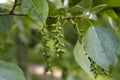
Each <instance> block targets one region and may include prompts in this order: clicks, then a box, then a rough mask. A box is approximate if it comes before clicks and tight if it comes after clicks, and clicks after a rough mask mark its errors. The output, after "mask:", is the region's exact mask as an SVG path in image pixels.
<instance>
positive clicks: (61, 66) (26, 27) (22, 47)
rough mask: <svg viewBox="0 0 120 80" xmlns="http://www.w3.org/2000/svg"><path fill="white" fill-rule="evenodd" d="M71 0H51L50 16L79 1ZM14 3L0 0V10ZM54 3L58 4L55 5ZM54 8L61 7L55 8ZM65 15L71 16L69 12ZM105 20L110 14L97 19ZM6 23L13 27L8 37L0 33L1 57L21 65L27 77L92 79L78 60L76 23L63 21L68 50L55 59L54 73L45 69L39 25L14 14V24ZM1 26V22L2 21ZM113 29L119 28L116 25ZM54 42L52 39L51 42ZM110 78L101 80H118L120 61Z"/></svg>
mask: <svg viewBox="0 0 120 80" xmlns="http://www.w3.org/2000/svg"><path fill="white" fill-rule="evenodd" d="M72 1H73V0H65V1H64V2H62V0H48V2H49V6H50V11H51V12H50V13H49V15H55V14H60V13H59V11H63V13H64V11H66V9H64V7H68V4H70V5H69V6H74V5H76V4H77V1H78V0H74V1H73V2H74V3H70V2H72ZM13 3H14V0H0V13H3V12H8V11H9V10H10V9H11V8H12V5H13ZM54 6H56V8H55V7H54ZM54 8H55V9H58V10H55V9H54ZM18 11H20V8H19V7H18V8H17V9H16V12H18ZM21 12H22V11H21ZM113 13H114V12H113ZM66 14H67V15H70V14H69V13H66ZM73 14H74V13H73ZM105 16H106V15H105ZM7 17H8V16H6V17H5V16H2V17H1V16H0V18H4V19H5V18H7ZM99 17H101V16H99ZM90 18H92V19H96V16H95V15H91V17H90ZM11 19H12V18H10V20H11ZM101 20H102V21H101ZM103 20H105V21H107V17H106V18H105V19H103V18H102V19H100V20H98V21H101V22H104V21H103ZM6 21H7V20H6ZM1 22H2V21H1ZM1 22H0V23H1ZM54 22H55V20H54V19H51V20H50V19H48V20H47V24H51V23H54ZM108 23H109V22H108ZM6 24H8V25H9V26H12V27H11V28H6V30H9V29H11V30H10V33H9V34H8V33H7V31H5V33H6V34H7V35H8V37H5V36H3V35H2V36H1V35H0V36H1V37H2V38H1V39H0V41H1V42H0V59H1V60H4V61H7V62H11V63H16V64H18V66H19V67H20V68H21V69H22V70H23V71H24V74H25V76H26V80H91V79H90V77H89V76H88V74H87V73H85V72H84V71H83V70H82V69H81V67H80V66H79V65H78V64H77V62H76V61H75V58H74V55H73V49H74V46H75V44H76V42H77V39H78V38H77V34H76V31H75V29H74V26H73V25H72V24H71V23H70V22H65V23H64V24H63V28H64V36H65V39H64V40H63V41H64V43H65V46H66V47H65V53H64V54H63V58H62V59H56V58H55V59H54V61H53V62H52V63H53V64H54V65H53V67H52V72H50V71H49V72H46V67H47V66H46V62H45V58H44V56H43V55H42V53H41V51H40V48H41V43H40V38H39V35H38V33H37V32H36V29H37V26H36V25H35V24H34V23H33V22H32V21H30V20H29V19H28V18H24V17H19V16H14V19H13V22H12V24H11V22H10V21H9V20H8V21H7V22H6V23H5V25H6ZM10 24H11V25H10ZM79 24H81V25H82V26H84V27H81V28H87V26H89V25H90V24H89V23H87V22H86V21H84V20H81V22H79ZM94 24H98V25H101V23H98V22H97V21H96V22H94ZM0 26H2V25H1V24H0ZM4 28H5V27H4ZM114 28H115V29H116V27H114ZM118 34H119V32H118ZM3 43H5V44H3ZM51 44H52V42H51V43H50V45H51ZM1 45H2V46H1ZM51 47H52V46H51ZM109 78H110V79H109ZM109 78H107V79H104V78H103V79H102V78H101V79H99V80H108V79H109V80H119V79H120V62H118V65H117V67H116V68H115V70H114V71H113V74H111V75H110V76H109Z"/></svg>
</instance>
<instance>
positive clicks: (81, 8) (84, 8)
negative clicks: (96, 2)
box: [68, 0, 93, 13]
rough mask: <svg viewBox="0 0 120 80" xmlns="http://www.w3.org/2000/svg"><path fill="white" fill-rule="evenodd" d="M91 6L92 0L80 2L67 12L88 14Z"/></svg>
mask: <svg viewBox="0 0 120 80" xmlns="http://www.w3.org/2000/svg"><path fill="white" fill-rule="evenodd" d="M92 4H93V3H92V0H81V1H80V2H79V3H78V4H77V5H75V6H72V7H70V8H69V9H68V11H69V12H70V13H76V12H79V13H81V12H82V13H83V12H88V11H89V10H90V9H91V8H92Z"/></svg>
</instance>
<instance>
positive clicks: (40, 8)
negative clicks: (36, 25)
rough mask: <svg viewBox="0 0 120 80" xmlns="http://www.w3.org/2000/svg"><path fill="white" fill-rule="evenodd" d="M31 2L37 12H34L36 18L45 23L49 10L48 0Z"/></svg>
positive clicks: (32, 0)
mask: <svg viewBox="0 0 120 80" xmlns="http://www.w3.org/2000/svg"><path fill="white" fill-rule="evenodd" d="M30 3H31V5H32V6H33V9H34V11H35V13H36V14H34V18H35V19H36V20H39V21H41V22H43V23H45V22H46V19H47V16H48V11H49V8H48V4H47V2H46V0H30Z"/></svg>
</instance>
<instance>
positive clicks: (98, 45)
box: [84, 27, 120, 72]
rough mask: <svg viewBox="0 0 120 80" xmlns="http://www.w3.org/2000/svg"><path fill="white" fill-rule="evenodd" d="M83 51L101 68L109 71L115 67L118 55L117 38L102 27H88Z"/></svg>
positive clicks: (119, 50)
mask: <svg viewBox="0 0 120 80" xmlns="http://www.w3.org/2000/svg"><path fill="white" fill-rule="evenodd" d="M84 43H85V50H86V52H87V54H88V56H90V57H91V58H92V60H94V61H95V62H96V64H98V65H99V66H100V67H101V68H103V69H105V70H106V71H109V72H110V71H111V69H112V68H113V67H115V65H116V63H117V61H118V59H117V55H118V54H119V53H120V46H119V45H120V44H119V40H118V37H117V36H116V35H115V33H114V32H113V31H112V30H109V29H106V28H102V27H90V28H89V29H88V30H87V32H86V34H85V39H84Z"/></svg>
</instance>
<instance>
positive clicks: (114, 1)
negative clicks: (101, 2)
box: [107, 0, 120, 7]
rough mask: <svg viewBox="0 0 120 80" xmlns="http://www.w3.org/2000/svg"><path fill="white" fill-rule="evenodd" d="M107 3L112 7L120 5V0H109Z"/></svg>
mask: <svg viewBox="0 0 120 80" xmlns="http://www.w3.org/2000/svg"><path fill="white" fill-rule="evenodd" d="M107 4H108V6H111V7H120V0H108V1H107Z"/></svg>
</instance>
